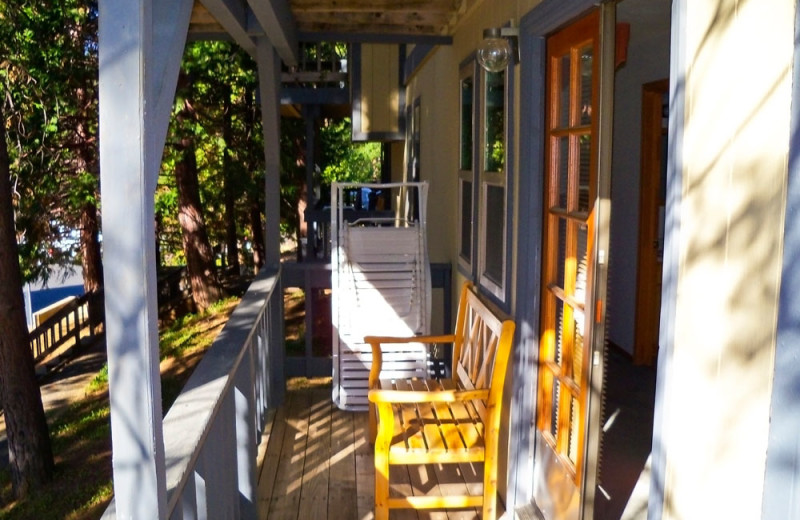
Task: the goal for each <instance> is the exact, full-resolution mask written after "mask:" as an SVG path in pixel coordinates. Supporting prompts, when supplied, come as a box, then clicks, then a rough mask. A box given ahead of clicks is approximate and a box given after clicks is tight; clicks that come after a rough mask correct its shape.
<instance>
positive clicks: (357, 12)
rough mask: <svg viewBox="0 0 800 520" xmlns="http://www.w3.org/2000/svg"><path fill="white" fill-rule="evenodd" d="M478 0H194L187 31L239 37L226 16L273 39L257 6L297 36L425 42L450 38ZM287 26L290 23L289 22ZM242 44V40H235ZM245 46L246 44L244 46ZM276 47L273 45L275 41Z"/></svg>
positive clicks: (249, 32)
mask: <svg viewBox="0 0 800 520" xmlns="http://www.w3.org/2000/svg"><path fill="white" fill-rule="evenodd" d="M479 2H480V0H195V2H194V9H193V11H192V18H191V23H190V28H189V32H190V34H193V35H195V37H205V38H213V37H220V36H224V35H226V34H228V35H230V36H231V37H233V39H234V40H237V41H239V40H240V38H241V36H242V35H239V36H237V35H236V34H234V32H233V31H232V30H231V21H230V20H229V19H226V18H230V17H231V15H233V17H234V18H236V19H237V21H238V22H239V25H240V26H241V27H240V28H239V29H240V30H242V32H243V33H244V34H247V35H248V36H250V37H253V36H258V35H261V34H265V35H266V36H267V37H268V38H270V39H272V34H274V32H275V31H274V26H273V27H270V26H269V25H270V23H267V24H265V23H264V16H259V13H260V12H261V11H264V12H267V13H281V12H285V14H286V16H285V17H283V19H280V20H278V25H279V26H280V30H281V31H283V32H285V33H288V34H294V35H296V36H297V37H298V39H301V40H315V39H321V38H326V39H341V40H348V41H380V39H381V38H386V39H387V40H391V41H406V42H409V43H413V42H415V41H425V38H441V37H445V38H446V37H450V36H452V34H453V32H454V31H455V29H456V27H457V26H458V24H459V22H460V21H461V20H462V19H463V18H464V17H465V16H466V14H467V13H468V12H469V11H470V10H471V9H472V8H473V7H474V6H475V5H476V4H477V3H479ZM287 25H291V27H288V26H287ZM239 43H240V44H241V43H242V42H241V41H239ZM245 47H246V46H245ZM276 47H277V45H276Z"/></svg>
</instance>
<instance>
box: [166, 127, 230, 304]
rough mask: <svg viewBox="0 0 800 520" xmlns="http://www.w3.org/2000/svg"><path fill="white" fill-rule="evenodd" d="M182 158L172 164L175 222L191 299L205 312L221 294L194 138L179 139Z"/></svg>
mask: <svg viewBox="0 0 800 520" xmlns="http://www.w3.org/2000/svg"><path fill="white" fill-rule="evenodd" d="M180 149H181V150H182V158H181V160H180V161H179V162H178V163H176V164H175V184H176V186H177V190H178V221H179V222H180V224H181V229H182V230H183V252H184V254H185V255H186V270H187V271H188V273H189V280H190V283H191V286H192V299H193V300H194V304H195V306H196V307H197V310H198V311H201V312H202V311H204V310H206V309H208V307H209V306H210V305H211V304H212V303H214V302H216V301H217V300H219V299H220V298H221V297H222V294H223V291H222V286H221V285H220V283H219V279H218V278H217V273H216V269H215V266H214V251H213V250H212V248H211V244H210V243H209V241H208V233H207V232H206V225H205V222H204V220H203V210H202V207H201V202H200V187H199V185H198V181H197V160H196V159H195V156H194V140H193V139H192V138H191V137H184V138H182V139H181V143H180Z"/></svg>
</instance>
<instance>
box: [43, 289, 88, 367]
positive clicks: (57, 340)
mask: <svg viewBox="0 0 800 520" xmlns="http://www.w3.org/2000/svg"><path fill="white" fill-rule="evenodd" d="M102 323H103V292H102V291H99V292H95V293H89V294H84V295H83V296H81V297H79V298H75V299H74V300H72V301H71V302H69V303H67V304H66V305H65V306H64V307H63V308H61V309H60V310H59V311H58V312H56V313H55V314H53V315H52V316H50V317H49V318H47V319H46V320H45V321H44V322H43V323H41V324H40V325H39V326H38V327H36V328H35V329H33V330H32V331H31V332H30V344H31V351H33V359H34V361H35V362H39V361H41V360H42V359H44V358H45V357H46V356H47V355H48V354H50V353H51V352H53V351H55V350H56V349H58V348H59V347H61V346H63V345H66V344H67V343H68V342H73V343H74V344H76V345H77V344H79V343H80V342H81V340H82V339H87V340H88V341H92V340H94V336H95V335H96V334H98V333H99V332H100V330H101V327H100V325H102Z"/></svg>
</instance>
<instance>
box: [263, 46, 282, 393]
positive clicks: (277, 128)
mask: <svg viewBox="0 0 800 520" xmlns="http://www.w3.org/2000/svg"><path fill="white" fill-rule="evenodd" d="M256 64H257V65H258V85H259V94H260V97H261V121H262V127H263V132H264V157H265V158H266V168H265V175H264V177H265V179H264V190H265V197H264V201H265V202H264V215H265V216H266V230H265V233H264V247H265V249H266V251H265V257H266V258H265V265H267V266H278V265H279V264H280V261H281V251H280V247H281V233H280V195H281V181H280V132H281V125H280V122H281V116H280V77H281V71H280V59H279V58H278V55H277V53H276V51H275V49H274V47H273V46H272V45H271V44H270V42H269V40H267V39H266V38H257V39H256ZM278 290H281V289H278ZM276 302H277V305H272V306H271V308H270V322H271V323H270V328H269V330H270V334H271V336H270V338H269V342H270V345H269V360H268V363H269V365H270V370H269V379H270V380H269V389H270V391H269V397H268V401H269V403H268V405H269V406H270V407H273V406H278V405H279V404H281V403H282V402H283V396H284V387H285V381H284V376H283V365H284V349H283V298H276Z"/></svg>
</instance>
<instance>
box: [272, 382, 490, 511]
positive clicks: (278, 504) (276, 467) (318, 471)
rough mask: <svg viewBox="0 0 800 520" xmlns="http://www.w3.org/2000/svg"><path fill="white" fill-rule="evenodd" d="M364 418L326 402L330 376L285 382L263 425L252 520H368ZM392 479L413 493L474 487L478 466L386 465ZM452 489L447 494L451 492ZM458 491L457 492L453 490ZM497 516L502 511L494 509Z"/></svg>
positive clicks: (370, 476)
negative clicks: (255, 517)
mask: <svg viewBox="0 0 800 520" xmlns="http://www.w3.org/2000/svg"><path fill="white" fill-rule="evenodd" d="M367 430H368V419H367V414H366V413H365V412H364V413H357V412H345V411H342V410H340V409H339V408H337V407H336V406H335V405H334V404H333V402H332V401H331V383H330V378H325V379H314V380H291V381H290V382H289V384H288V388H287V392H286V402H285V404H284V405H283V406H281V407H280V408H279V409H278V410H277V411H276V412H275V414H274V416H273V418H272V420H271V421H270V422H269V424H268V425H267V429H266V431H265V433H264V439H263V441H262V444H261V448H260V450H261V453H260V457H259V460H260V461H263V462H262V463H261V464H260V465H259V476H258V515H259V519H270V520H284V519H293V520H324V519H330V520H349V519H353V520H369V519H372V518H374V514H373V502H374V500H373V499H374V495H373V490H374V467H373V452H372V446H370V444H369V442H368V439H367ZM395 470H396V471H397V472H398V473H397V474H396V475H395V473H392V479H393V482H401V483H400V484H398V485H397V486H396V487H395V486H394V485H393V489H397V488H399V487H400V486H402V487H404V488H405V489H408V488H411V489H412V491H413V493H414V494H415V495H424V494H439V493H441V492H442V490H445V491H447V492H448V493H451V492H460V493H463V492H464V488H465V486H469V489H470V490H471V492H475V490H476V488H477V490H478V492H479V490H480V488H481V483H480V480H481V475H482V468H480V466H478V467H475V468H473V467H472V466H471V465H469V464H465V465H462V466H461V467H460V468H459V469H455V468H453V469H447V468H446V467H442V466H439V465H426V466H412V467H410V468H408V470H406V469H405V468H402V467H393V468H392V471H393V472H394V471H395ZM453 487H455V489H454V488H453ZM458 490H460V491H458ZM501 512H502V511H501ZM479 516H480V515H479V514H478V512H477V511H475V510H466V511H464V510H460V511H426V512H419V513H417V512H416V511H413V510H396V511H393V512H392V513H391V518H392V519H417V518H419V519H428V518H430V519H437V520H440V519H457V520H466V519H475V518H479Z"/></svg>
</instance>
